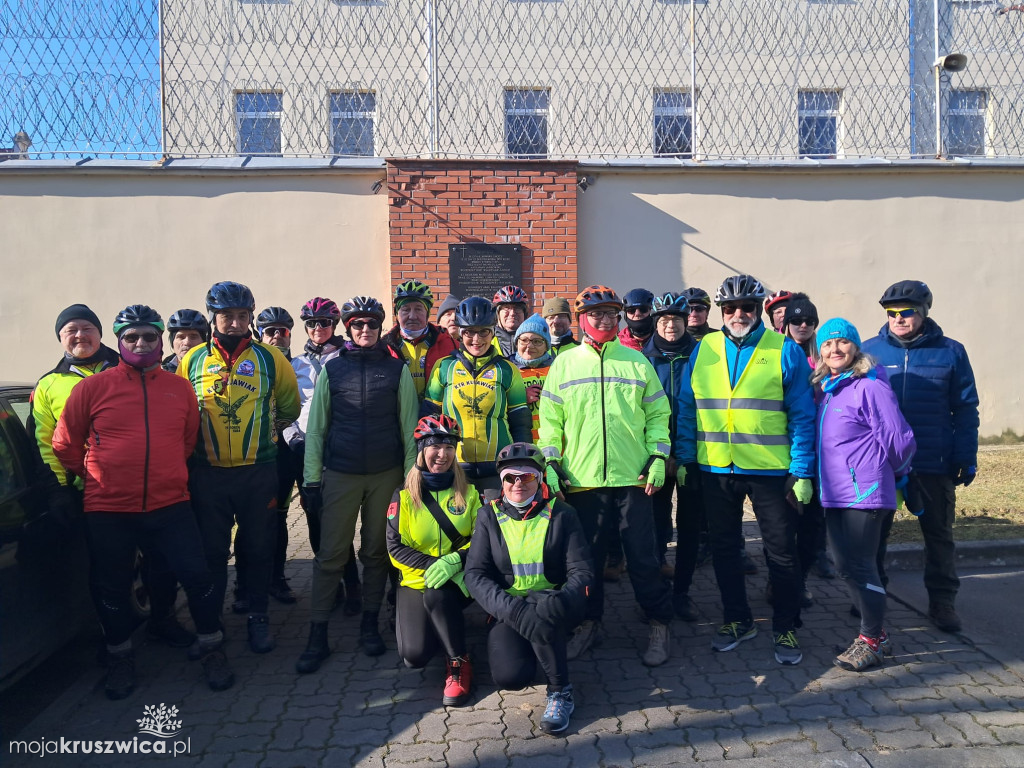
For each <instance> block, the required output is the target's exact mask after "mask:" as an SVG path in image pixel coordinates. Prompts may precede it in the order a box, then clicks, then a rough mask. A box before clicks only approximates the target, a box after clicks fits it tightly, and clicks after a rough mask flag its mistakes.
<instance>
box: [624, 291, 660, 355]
mask: <svg viewBox="0 0 1024 768" xmlns="http://www.w3.org/2000/svg"><path fill="white" fill-rule="evenodd" d="M653 303H654V294H653V293H651V292H650V291H648V290H647V289H646V288H634V289H633V290H631V291H630V292H629V293H627V294H626V295H625V296H623V297H622V310H623V312H624V313H625V316H626V326H625V327H624V328H623V329H622V330H621V331H619V341H621V342H622V344H623V345H624V346H627V347H629V348H630V349H635V350H636V351H637V352H640V351H642V350H643V348H644V344H646V343H647V341H648V339H650V338H651V335H652V334H653V333H654V320H652V319H651V306H652V305H653Z"/></svg>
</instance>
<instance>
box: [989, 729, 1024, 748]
mask: <svg viewBox="0 0 1024 768" xmlns="http://www.w3.org/2000/svg"><path fill="white" fill-rule="evenodd" d="M992 733H994V734H995V737H996V738H997V739H998V740H999V742H1000V743H1001V744H1024V725H1012V726H1008V727H1003V726H998V727H995V728H993V729H992Z"/></svg>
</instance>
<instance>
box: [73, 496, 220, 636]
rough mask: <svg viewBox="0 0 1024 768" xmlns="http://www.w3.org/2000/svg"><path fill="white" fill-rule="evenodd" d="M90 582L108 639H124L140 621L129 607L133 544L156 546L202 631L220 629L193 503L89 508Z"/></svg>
mask: <svg viewBox="0 0 1024 768" xmlns="http://www.w3.org/2000/svg"><path fill="white" fill-rule="evenodd" d="M85 523H86V534H87V540H88V543H89V557H90V563H91V564H90V568H89V582H90V588H91V591H92V596H93V601H94V603H95V605H96V613H97V614H98V615H99V619H100V623H101V624H102V625H103V634H104V636H105V638H106V642H107V645H110V646H117V645H122V644H123V643H125V642H127V641H128V639H129V638H130V637H131V636H132V632H134V631H135V628H136V627H137V626H138V625H139V617H138V616H137V615H136V614H135V612H134V611H133V610H132V606H131V599H130V595H131V590H132V581H133V576H134V570H135V550H136V548H141V549H144V550H145V551H147V552H159V553H160V554H161V555H162V556H163V558H164V559H165V560H166V562H167V563H168V564H169V565H170V568H171V571H172V573H173V574H174V576H176V577H177V581H180V582H181V585H182V587H184V589H185V594H186V595H188V608H189V612H190V613H191V614H192V620H193V622H195V625H196V630H197V631H198V632H199V634H201V635H210V634H213V633H215V632H219V631H220V630H221V624H220V611H221V604H222V602H223V597H222V598H221V599H220V600H218V598H217V593H216V589H215V587H214V584H213V579H212V577H211V575H210V571H209V569H208V568H207V567H206V559H205V557H204V556H203V544H202V539H201V538H200V535H199V528H198V527H197V525H196V519H195V516H194V515H193V514H192V508H191V506H189V503H188V502H187V501H183V502H180V503H178V504H172V505H171V506H169V507H163V508H161V509H156V510H153V511H152V512H89V513H87V514H86V516H85Z"/></svg>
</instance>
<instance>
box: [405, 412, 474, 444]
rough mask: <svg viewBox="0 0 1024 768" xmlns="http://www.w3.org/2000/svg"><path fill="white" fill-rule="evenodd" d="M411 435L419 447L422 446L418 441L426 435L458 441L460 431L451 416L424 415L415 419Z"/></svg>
mask: <svg viewBox="0 0 1024 768" xmlns="http://www.w3.org/2000/svg"><path fill="white" fill-rule="evenodd" d="M412 437H413V439H414V440H415V441H416V443H417V447H418V448H419V447H422V446H420V445H419V442H420V441H421V440H426V439H427V438H428V437H437V438H441V439H442V440H441V441H443V442H448V441H451V442H458V441H459V440H461V439H462V433H461V432H460V430H459V423H458V422H457V421H456V420H455V419H453V418H452V417H451V416H445V415H444V414H439V415H437V416H424V417H423V418H422V419H420V420H419V421H417V422H416V429H414V430H413V432H412Z"/></svg>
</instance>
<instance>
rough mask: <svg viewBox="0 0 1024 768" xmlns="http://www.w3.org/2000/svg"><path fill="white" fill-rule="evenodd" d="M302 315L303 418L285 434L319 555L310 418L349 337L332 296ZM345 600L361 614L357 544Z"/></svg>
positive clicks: (349, 612)
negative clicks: (320, 379) (310, 480)
mask: <svg viewBox="0 0 1024 768" xmlns="http://www.w3.org/2000/svg"><path fill="white" fill-rule="evenodd" d="M299 319H300V320H301V321H302V323H303V326H304V327H305V329H306V344H305V346H304V347H303V348H302V354H301V355H298V356H297V357H293V358H292V368H294V369H295V377H296V379H297V380H298V383H299V402H300V403H301V410H300V412H299V418H298V419H296V420H295V421H293V422H292V423H291V424H289V425H288V426H287V427H285V429H284V433H283V434H284V438H285V440H286V441H287V443H288V447H289V448H291V451H292V460H293V463H294V465H295V476H296V478H297V479H298V482H299V503H300V505H301V506H302V511H303V513H304V514H305V517H306V528H307V530H308V531H309V545H310V547H311V548H312V550H313V554H314V555H315V554H316V553H317V551H318V550H319V549H320V518H319V516H317V515H314V514H312V512H311V511H310V505H309V504H308V503H307V500H306V495H305V492H304V491H303V486H302V470H303V465H304V464H305V456H306V426H307V424H308V422H309V401H310V399H311V398H312V397H313V387H314V386H315V385H316V379H317V376H318V375H319V374H320V371H322V370H323V367H324V366H325V365H327V363H328V361H330V360H333V359H334V358H335V357H337V356H338V353H339V352H340V351H341V348H342V346H344V344H345V339H344V338H342V337H341V336H338V335H337V334H336V330H337V328H338V323H340V322H341V308H340V307H338V305H337V304H336V303H335V302H334V301H333V300H331V299H327V298H324V297H322V296H315V297H313V298H312V299H310V300H309V301H307V302H306V303H305V304H303V305H302V309H301V310H300V311H299ZM342 581H343V584H342V586H343V587H344V590H345V602H344V604H343V607H342V611H343V612H344V614H345V615H346V616H358V615H359V614H360V613H361V612H362V605H363V597H362V585H361V584H360V583H359V565H358V563H357V562H356V551H355V546H354V545H353V546H352V548H351V549H349V557H348V562H346V563H345V570H344V571H343V574H342Z"/></svg>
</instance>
